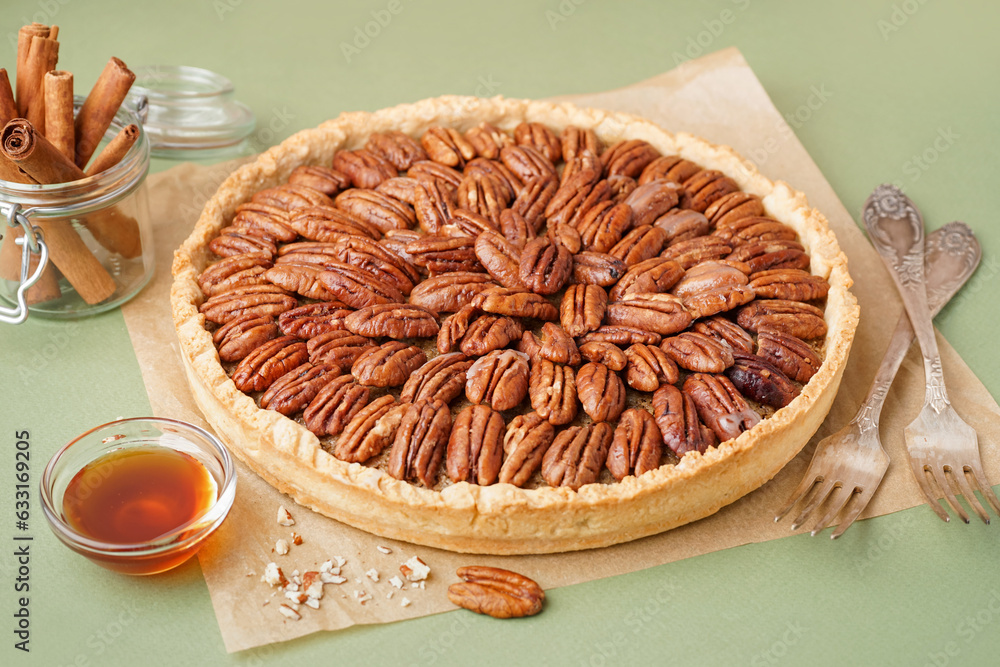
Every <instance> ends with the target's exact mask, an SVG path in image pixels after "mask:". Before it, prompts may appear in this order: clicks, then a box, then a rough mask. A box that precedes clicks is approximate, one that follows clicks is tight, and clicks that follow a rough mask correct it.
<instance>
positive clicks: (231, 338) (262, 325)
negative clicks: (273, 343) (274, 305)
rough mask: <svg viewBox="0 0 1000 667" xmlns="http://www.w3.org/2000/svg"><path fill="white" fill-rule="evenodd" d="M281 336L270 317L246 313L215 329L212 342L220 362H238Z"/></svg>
mask: <svg viewBox="0 0 1000 667" xmlns="http://www.w3.org/2000/svg"><path fill="white" fill-rule="evenodd" d="M280 335H281V332H279V331H278V325H277V324H275V323H274V318H273V317H271V316H270V315H256V314H254V313H246V314H245V315H240V316H239V317H234V318H233V319H231V320H229V321H228V322H226V323H225V324H223V325H222V326H221V327H219V328H218V329H216V331H215V334H213V336H212V341H213V342H214V343H215V346H216V347H217V348H218V349H219V359H221V360H222V361H239V360H240V359H242V358H243V357H245V356H247V355H248V354H250V353H251V352H253V351H254V350H255V349H257V348H258V347H260V346H261V345H263V344H264V343H266V342H267V341H269V340H272V339H274V338H277V337H278V336H280Z"/></svg>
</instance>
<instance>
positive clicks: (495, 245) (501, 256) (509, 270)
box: [475, 232, 521, 287]
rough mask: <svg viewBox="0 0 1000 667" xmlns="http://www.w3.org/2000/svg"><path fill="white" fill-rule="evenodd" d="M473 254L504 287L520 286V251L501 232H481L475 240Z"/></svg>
mask: <svg viewBox="0 0 1000 667" xmlns="http://www.w3.org/2000/svg"><path fill="white" fill-rule="evenodd" d="M475 255H476V259H478V260H479V263H480V264H482V265H483V268H485V269H486V272H487V273H489V274H490V275H491V276H493V279H494V280H496V281H497V282H498V283H500V284H501V285H503V286H504V287H520V286H521V278H520V261H521V253H520V251H519V250H518V249H517V248H516V247H515V246H514V245H513V244H512V243H510V242H509V241H508V240H507V239H505V238H504V237H503V236H502V235H501V234H498V233H497V232H483V233H482V234H480V235H479V238H477V239H476V240H475Z"/></svg>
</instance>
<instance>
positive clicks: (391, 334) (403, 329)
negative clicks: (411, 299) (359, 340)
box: [344, 303, 439, 339]
mask: <svg viewBox="0 0 1000 667" xmlns="http://www.w3.org/2000/svg"><path fill="white" fill-rule="evenodd" d="M344 326H345V327H347V330H348V331H350V332H352V333H356V334H358V335H361V336H368V337H369V338H378V337H380V336H386V337H388V338H396V339H399V338H430V337H431V336H436V335H437V333H438V328H439V327H438V323H437V318H436V317H434V313H432V312H431V311H429V310H427V309H426V308H421V307H420V306H415V305H413V304H409V303H403V304H398V303H386V304H381V305H377V306H368V307H367V308H361V309H360V310H356V311H354V312H353V313H351V314H350V315H348V316H347V317H345V318H344Z"/></svg>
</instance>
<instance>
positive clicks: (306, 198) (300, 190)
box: [250, 183, 333, 211]
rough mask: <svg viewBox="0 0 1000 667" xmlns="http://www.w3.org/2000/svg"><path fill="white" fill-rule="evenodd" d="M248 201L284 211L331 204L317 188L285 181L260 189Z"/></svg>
mask: <svg viewBox="0 0 1000 667" xmlns="http://www.w3.org/2000/svg"><path fill="white" fill-rule="evenodd" d="M250 201H251V202H253V203H255V204H268V205H269V206H274V207H276V208H280V209H284V210H286V211H293V210H295V209H299V208H304V207H308V206H332V205H333V202H332V201H330V198H329V197H327V196H326V195H325V194H323V193H322V192H320V191H318V190H314V189H313V188H310V187H307V186H303V185H293V184H290V183H285V184H283V185H278V186H276V187H273V188H267V189H265V190H260V191H259V192H257V193H256V194H254V196H253V197H251V198H250Z"/></svg>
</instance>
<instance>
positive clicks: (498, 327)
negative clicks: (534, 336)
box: [459, 315, 524, 356]
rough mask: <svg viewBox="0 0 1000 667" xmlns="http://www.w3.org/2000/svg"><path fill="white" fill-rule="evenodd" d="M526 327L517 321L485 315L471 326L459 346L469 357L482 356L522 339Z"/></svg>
mask: <svg viewBox="0 0 1000 667" xmlns="http://www.w3.org/2000/svg"><path fill="white" fill-rule="evenodd" d="M523 333H524V327H523V326H522V325H521V323H520V322H518V321H517V320H514V319H511V318H509V317H502V316H500V315H483V316H482V317H480V318H478V319H477V320H476V321H475V322H473V323H472V324H470V325H469V328H468V330H467V331H466V332H465V336H463V337H462V343H461V345H460V346H459V347H460V348H461V350H462V352H464V353H465V354H467V355H469V356H482V355H484V354H487V353H489V352H492V351H493V350H499V349H500V348H501V347H507V346H508V345H510V343H511V342H512V341H515V340H518V339H520V338H521V334H523Z"/></svg>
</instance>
